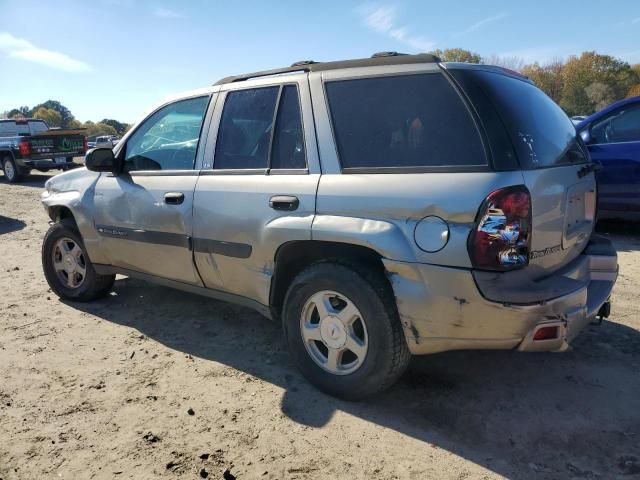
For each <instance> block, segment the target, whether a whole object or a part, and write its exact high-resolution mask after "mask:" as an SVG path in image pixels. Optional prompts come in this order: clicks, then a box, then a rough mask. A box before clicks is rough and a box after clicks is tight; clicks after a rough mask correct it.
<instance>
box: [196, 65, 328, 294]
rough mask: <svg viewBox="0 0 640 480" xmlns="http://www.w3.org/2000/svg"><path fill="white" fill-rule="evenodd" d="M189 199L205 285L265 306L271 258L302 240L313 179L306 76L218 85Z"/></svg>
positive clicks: (312, 201)
mask: <svg viewBox="0 0 640 480" xmlns="http://www.w3.org/2000/svg"><path fill="white" fill-rule="evenodd" d="M220 95H221V96H220V98H219V100H218V102H217V105H216V112H215V114H214V120H213V125H218V127H217V128H215V127H212V129H211V132H210V136H209V140H208V141H207V147H206V151H205V156H204V159H203V169H202V171H201V173H200V178H199V179H198V184H197V187H196V192H195V199H194V210H193V211H194V239H193V242H194V254H195V260H196V265H197V267H198V271H199V272H200V275H201V277H202V280H203V282H204V284H205V286H207V287H209V288H213V289H217V290H224V291H226V292H230V293H233V294H236V295H241V296H244V297H248V298H251V299H254V300H257V301H259V302H260V303H262V304H265V305H267V304H268V303H269V302H268V299H269V289H270V282H271V272H272V268H273V262H274V255H275V253H276V251H277V249H278V247H279V246H280V245H281V244H283V243H285V242H287V241H294V240H310V239H311V224H312V222H313V217H314V214H315V207H316V189H317V185H318V179H319V178H320V166H319V163H318V156H317V149H316V140H315V132H314V125H313V118H312V110H311V102H310V99H309V88H308V82H307V76H306V75H305V74H296V75H291V76H287V80H286V82H285V83H284V84H282V80H281V79H273V78H270V79H261V80H254V81H250V82H238V83H234V84H230V85H225V86H223V87H222V90H221V94H220Z"/></svg>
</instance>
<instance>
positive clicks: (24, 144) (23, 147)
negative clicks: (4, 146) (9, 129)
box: [18, 140, 31, 157]
mask: <svg viewBox="0 0 640 480" xmlns="http://www.w3.org/2000/svg"><path fill="white" fill-rule="evenodd" d="M18 149H19V150H20V155H22V156H23V157H28V156H29V155H31V145H29V141H28V140H21V141H20V143H19V144H18Z"/></svg>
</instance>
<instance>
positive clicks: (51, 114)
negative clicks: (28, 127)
mask: <svg viewBox="0 0 640 480" xmlns="http://www.w3.org/2000/svg"><path fill="white" fill-rule="evenodd" d="M33 118H39V119H40V120H44V121H45V122H47V125H49V127H60V126H61V125H62V115H60V114H59V113H58V112H56V111H55V110H52V109H51V108H45V107H40V108H38V109H37V110H36V111H35V112H33Z"/></svg>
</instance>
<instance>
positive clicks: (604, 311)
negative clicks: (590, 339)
mask: <svg viewBox="0 0 640 480" xmlns="http://www.w3.org/2000/svg"><path fill="white" fill-rule="evenodd" d="M609 315H611V300H607V301H606V302H604V303H603V304H602V306H601V307H600V310H598V313H597V314H596V318H595V320H594V321H593V322H591V325H600V324H602V320H604V319H605V318H609Z"/></svg>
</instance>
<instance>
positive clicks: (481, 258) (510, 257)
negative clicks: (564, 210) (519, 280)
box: [467, 185, 531, 270]
mask: <svg viewBox="0 0 640 480" xmlns="http://www.w3.org/2000/svg"><path fill="white" fill-rule="evenodd" d="M530 246H531V195H530V194H529V190H527V187H525V186H524V185H518V186H514V187H507V188H501V189H499V190H496V191H494V192H492V193H491V194H489V196H488V197H487V198H486V199H485V200H484V202H482V206H481V207H480V211H479V212H478V216H477V219H476V227H475V228H474V230H473V231H472V232H471V234H470V235H469V241H468V244H467V248H468V250H469V256H470V257H471V263H472V264H473V266H474V267H476V268H481V269H489V270H511V269H514V268H521V267H524V266H526V265H528V263H529V251H530Z"/></svg>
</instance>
